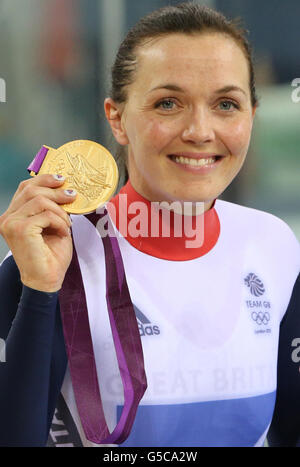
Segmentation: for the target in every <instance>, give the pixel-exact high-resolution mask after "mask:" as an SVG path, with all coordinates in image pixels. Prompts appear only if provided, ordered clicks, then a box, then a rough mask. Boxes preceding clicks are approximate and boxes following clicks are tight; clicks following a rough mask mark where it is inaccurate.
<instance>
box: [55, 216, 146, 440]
mask: <svg viewBox="0 0 300 467" xmlns="http://www.w3.org/2000/svg"><path fill="white" fill-rule="evenodd" d="M103 216H107V217H106V218H107V219H108V220H107V222H108V227H109V230H108V232H110V231H112V230H110V229H112V226H111V225H110V220H109V217H108V215H107V211H106V210H104V212H103V213H101V214H96V213H92V214H89V215H86V216H85V217H86V218H87V219H88V220H89V221H90V222H92V223H93V224H94V226H95V227H96V225H97V222H98V221H99V219H101V218H102V217H103ZM72 241H73V257H72V261H71V264H70V266H69V268H68V270H67V273H66V275H65V279H64V282H63V285H62V288H61V290H60V292H59V303H60V310H61V316H62V323H63V331H64V337H65V344H66V351H67V355H68V362H69V368H70V374H71V380H72V385H73V390H74V394H75V400H76V405H77V409H78V413H79V416H80V420H81V423H82V427H83V430H84V433H85V436H86V438H87V439H88V440H89V441H92V442H94V443H96V444H121V443H123V442H124V441H125V440H126V439H127V438H128V436H129V434H130V431H131V428H132V425H133V422H134V419H135V415H136V411H137V408H138V404H139V402H140V400H141V399H142V397H143V395H144V393H145V391H146V389H147V379H146V374H145V368H144V356H143V349H142V343H141V338H140V334H139V329H138V325H137V320H136V316H135V312H134V309H133V305H132V302H131V298H130V294H129V290H128V285H127V281H126V276H125V270H124V265H123V261H122V257H121V252H120V248H119V244H118V241H117V238H116V237H114V236H109V235H107V236H106V237H102V242H103V246H104V252H105V266H106V301H107V308H108V314H109V319H110V325H111V330H112V336H113V341H114V345H115V349H116V355H117V359H118V365H119V370H120V375H121V379H122V383H123V389H124V406H123V410H122V413H121V417H120V419H119V421H118V423H117V425H116V427H115V429H114V430H113V432H112V433H110V432H109V429H108V427H107V424H106V420H105V415H104V411H103V406H102V401H101V395H100V390H99V384H98V377H97V370H96V363H95V356H94V351H93V343H92V337H91V331H90V327H89V319H88V310H87V303H86V296H85V291H84V285H83V280H82V276H81V271H80V266H79V261H78V257H77V253H76V248H75V245H74V239H72Z"/></svg>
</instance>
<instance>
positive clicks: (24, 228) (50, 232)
mask: <svg viewBox="0 0 300 467" xmlns="http://www.w3.org/2000/svg"><path fill="white" fill-rule="evenodd" d="M63 183H64V180H56V179H55V178H54V176H53V175H48V174H46V175H45V174H43V175H37V176H36V177H34V178H31V179H28V180H23V181H22V182H21V183H20V185H19V187H18V189H17V191H16V193H15V194H14V196H13V198H12V201H11V203H10V205H9V207H8V209H7V211H5V212H4V214H2V216H0V234H1V235H2V236H3V237H4V239H5V241H6V243H7V245H8V246H9V248H10V250H11V252H12V254H13V257H14V260H15V262H16V264H17V266H18V268H19V271H20V275H21V281H22V283H23V284H24V285H26V286H27V287H30V288H32V289H35V290H40V291H42V292H56V291H58V290H59V289H60V288H61V286H62V283H63V280H64V277H65V274H66V271H67V269H68V267H69V265H70V262H71V259H72V254H73V245H72V238H71V235H70V230H69V229H70V226H71V220H70V218H69V215H68V214H67V213H66V212H65V211H64V210H63V209H62V208H61V207H60V206H59V204H66V203H71V202H72V201H74V199H75V198H76V195H75V196H69V195H67V194H66V193H65V192H64V190H62V189H59V187H60V186H62V184H63Z"/></svg>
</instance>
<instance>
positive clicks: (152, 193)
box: [0, 3, 300, 447]
mask: <svg viewBox="0 0 300 467" xmlns="http://www.w3.org/2000/svg"><path fill="white" fill-rule="evenodd" d="M104 107H105V113H106V117H107V120H108V122H109V124H110V126H111V129H112V132H113V135H114V137H115V139H116V141H117V142H118V144H119V145H120V146H121V147H122V148H124V149H125V150H126V158H125V160H126V165H127V169H128V176H129V179H128V182H127V183H126V185H125V186H124V187H123V188H122V189H121V191H120V193H119V194H118V195H116V196H115V197H114V198H113V199H112V200H111V206H113V211H114V216H112V214H111V212H112V210H111V211H110V210H109V209H108V207H107V210H108V211H109V213H107V212H106V211H104V213H103V212H102V213H100V214H99V212H97V213H92V214H89V215H86V216H82V215H78V216H75V215H73V216H71V219H72V222H73V223H72V237H71V236H70V235H69V234H68V228H69V227H70V221H69V219H68V216H66V213H65V212H64V211H63V210H62V209H60V208H59V206H58V205H59V204H64V203H66V202H70V200H69V201H67V200H66V196H64V195H63V193H62V192H61V190H59V187H60V186H61V185H60V184H61V182H60V181H59V179H57V178H56V180H54V179H53V177H51V176H50V175H47V174H44V175H37V176H36V177H34V178H33V179H32V180H26V181H24V182H22V183H21V184H20V186H19V188H18V190H17V192H16V194H15V196H14V198H13V200H12V202H11V204H10V206H9V207H8V209H7V211H6V212H5V213H4V214H3V215H2V216H1V217H0V232H1V234H2V235H3V236H4V238H5V239H6V241H7V243H8V245H9V246H10V248H11V251H10V253H9V255H8V257H7V258H6V259H5V261H4V262H3V264H2V266H1V268H0V295H1V299H2V304H3V310H2V309H1V313H0V320H2V322H1V323H0V324H1V329H5V332H3V333H2V336H3V338H4V339H6V350H7V362H6V363H5V365H3V366H1V367H0V371H1V373H0V413H1V422H0V444H2V445H35V446H40V445H45V444H46V443H47V437H48V435H49V432H50V436H51V438H52V440H51V439H50V438H49V440H48V444H49V445H51V442H52V445H53V443H55V442H56V441H53V440H54V439H55V440H57V437H58V436H61V435H59V433H61V428H60V427H59V430H57V426H56V428H55V425H65V426H66V427H67V428H68V423H69V428H68V431H67V433H68V436H69V437H68V445H70V444H72V445H84V446H95V445H102V444H106V443H109V444H111V443H112V442H113V443H114V444H121V445H122V446H156V447H159V446H166V447H168V446H262V445H263V444H264V441H265V439H266V436H267V435H268V439H269V443H270V444H272V445H278V446H279V445H283V446H287V445H289V446H296V445H297V443H298V442H299V439H300V438H299V437H300V425H299V420H300V406H299V391H300V374H299V370H298V366H297V365H296V364H295V363H296V362H295V359H294V360H292V359H291V357H290V356H291V352H292V351H294V349H293V348H291V345H293V343H294V342H295V336H297V335H299V334H300V319H299V310H300V275H299V271H300V246H299V243H298V241H297V240H296V238H295V236H294V234H293V232H292V231H291V230H290V228H289V227H288V226H287V225H286V224H285V223H284V222H283V221H281V220H280V219H278V218H277V217H274V216H273V215H270V214H268V213H265V212H262V211H258V210H254V209H250V208H246V207H244V206H240V205H238V204H233V203H229V202H226V201H222V200H220V199H219V196H220V195H221V194H222V193H223V191H224V190H225V189H226V187H228V185H229V184H230V183H231V182H232V180H233V179H234V178H235V177H236V176H237V174H238V173H239V171H240V169H241V167H242V165H243V163H244V161H245V158H246V155H247V151H248V147H249V143H250V139H251V132H252V126H253V120H254V117H255V112H256V109H257V98H256V92H255V80H254V71H253V64H252V58H251V50H250V46H249V44H248V42H247V40H246V38H245V34H244V32H243V31H242V30H241V29H240V27H238V26H237V25H236V24H235V23H234V22H232V21H229V20H227V19H226V18H225V17H224V16H222V15H221V14H220V13H218V12H216V11H214V10H211V9H209V8H206V7H201V6H199V5H197V4H194V3H183V4H181V5H178V6H175V7H166V8H163V9H161V10H158V11H155V12H154V13H152V14H150V15H148V16H146V17H145V18H142V19H141V20H140V21H139V22H138V24H137V25H136V26H135V27H134V28H133V29H132V30H131V31H129V33H128V35H127V37H126V38H125V40H124V42H123V43H122V44H121V46H120V49H119V51H118V54H117V57H116V62H115V64H114V66H113V70H112V90H111V93H110V96H109V97H107V98H106V99H105V103H104ZM124 199H125V203H124ZM170 203H172V204H173V203H175V204H176V205H178V204H179V206H180V207H181V206H182V205H185V203H190V205H191V206H192V208H195V209H194V211H192V210H190V211H189V213H187V212H186V211H185V210H183V211H181V212H179V213H178V210H177V211H176V212H175V209H174V212H170V211H172V209H171V208H170ZM197 203H200V204H201V205H202V206H203V211H202V212H201V213H200V214H199V213H198V211H197V209H196V207H197ZM125 205H126V208H125ZM137 205H139V206H143V207H145V212H146V214H145V216H149V218H150V223H151V222H152V221H153V220H155V222H156V224H155V226H154V225H153V223H152V224H151V226H149V228H147V229H146V230H147V232H145V231H143V229H138V228H137V224H138V222H137V221H136V219H134V220H133V217H134V215H135V211H136V210H137V209H138V208H137ZM127 206H128V209H127ZM153 206H154V207H155V208H156V210H155V209H154V208H153ZM140 211H141V212H142V211H143V209H141V208H140ZM166 211H167V214H168V216H166V215H165V213H166ZM32 212H35V213H36V214H35V215H32ZM105 216H106V217H105ZM158 218H159V219H160V220H161V221H162V224H161V225H162V228H161V230H159V228H156V227H157V226H158V225H159V223H158V222H157V220H158ZM103 219H104V221H105V222H103ZM140 219H141V221H140V224H142V223H143V219H142V218H140ZM166 219H167V221H166ZM187 219H188V220H190V221H191V222H190V231H191V230H193V231H194V232H195V228H194V227H195V225H196V234H195V235H196V236H197V235H198V234H199V233H200V237H201V239H203V242H201V244H197V245H196V246H195V245H194V242H187V241H186V240H187V238H189V236H188V235H187V232H186V231H185V230H182V229H176V228H175V227H178V225H179V224H180V226H181V227H182V225H185V224H186V222H185V221H186V220H187ZM147 220H148V218H147ZM199 220H200V222H198V221H199ZM165 222H168V223H170V224H171V225H168V229H165V228H164V227H166V225H165V224H164V223H165ZM178 222H179V224H178ZM99 223H101V225H102V226H103V225H104V224H105V225H107V223H108V224H109V226H110V227H111V230H110V238H109V240H107V238H104V237H105V234H104V233H103V232H102V231H101V232H100V235H99V230H100V229H99ZM132 225H134V226H135V229H132V228H131V227H132ZM49 226H50V227H51V228H52V232H53V234H51V235H50V234H49V233H48V235H46V234H45V231H44V230H46V229H47V227H49ZM147 227H148V224H147ZM154 227H155V228H154ZM179 230H180V232H181V233H180V235H179V236H178V235H177V234H178V231H179ZM166 231H167V232H168V236H167V237H166V236H165V235H164V234H163V232H166ZM199 231H200V232H199ZM113 236H118V240H117V241H116V239H115V238H114V239H113V238H112V237H113ZM101 240H102V241H101ZM113 240H114V241H113ZM190 240H191V238H190ZM110 241H111V243H110ZM191 244H193V246H191ZM107 252H108V253H107ZM125 273H126V275H125ZM112 308H114V310H115V313H116V316H117V319H115V321H114V318H115V315H114V317H113V319H112V314H111V311H112ZM66 311H67V312H68V313H66ZM131 311H132V313H131ZM108 313H110V315H109V316H108ZM60 314H62V316H63V324H62V322H61V317H60ZM132 316H133V319H132V318H131V317H132ZM68 318H69V327H67V326H66V324H65V322H66V321H65V320H67V319H68ZM130 319H132V321H130ZM12 323H13V324H12ZM120 323H121V324H120ZM128 323H129V324H128ZM116 325H119V334H118V333H117V332H116ZM70 329H71V333H70V335H71V340H70V341H68V339H67V336H68V331H70ZM75 331H76V332H75ZM136 332H137V333H139V334H137V338H136V339H135V337H136V334H135V333H136ZM28 335H30V339H28ZM64 336H66V340H67V350H68V357H69V365H68V361H67V355H66V349H65V343H64ZM125 343H126V344H127V345H126V351H125V350H124V349H125ZM114 344H115V346H114ZM141 349H142V352H139V351H140V350H141ZM93 353H94V354H93ZM129 363H130V365H131V366H129ZM20 368H22V372H20ZM69 370H70V371H69ZM145 374H146V376H147V389H146V390H145V387H146V384H145ZM97 377H98V380H99V385H100V388H101V397H100V393H99V386H98V385H97ZM122 383H123V384H122ZM129 383H132V386H133V388H134V390H132V387H131V386H130V384H129ZM128 400H129V401H131V402H132V404H131V405H130V404H129V405H130V410H129V409H128ZM139 400H140V403H139V404H138V402H139ZM132 406H134V410H133V411H132V410H131V408H132ZM55 408H56V412H55V415H54V411H55ZM20 414H22V423H20ZM104 414H105V416H104ZM53 415H54V418H53ZM104 418H105V419H106V423H107V425H106V423H103V419H104ZM28 420H30V429H29V427H27V425H26V423H29V422H28ZM51 420H52V429H51V431H50V427H51ZM20 427H21V428H20ZM111 432H112V434H111ZM72 433H73V434H74V436H73V435H72ZM72 436H73V437H72ZM66 443H67V442H66ZM66 443H65V444H66Z"/></svg>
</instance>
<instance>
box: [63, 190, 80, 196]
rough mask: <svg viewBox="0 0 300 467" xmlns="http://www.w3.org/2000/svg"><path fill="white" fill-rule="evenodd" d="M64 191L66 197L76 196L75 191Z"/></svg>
mask: <svg viewBox="0 0 300 467" xmlns="http://www.w3.org/2000/svg"><path fill="white" fill-rule="evenodd" d="M64 191H65V194H66V195H67V196H75V195H77V191H76V190H64Z"/></svg>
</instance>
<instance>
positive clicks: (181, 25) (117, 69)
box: [110, 2, 258, 182]
mask: <svg viewBox="0 0 300 467" xmlns="http://www.w3.org/2000/svg"><path fill="white" fill-rule="evenodd" d="M210 32H217V33H221V34H225V35H227V36H229V37H231V38H232V39H233V40H234V41H235V42H236V43H237V45H239V46H240V47H241V49H242V51H243V52H244V55H245V58H246V60H247V62H248V66H249V88H250V95H251V104H252V106H253V107H255V106H256V105H257V104H258V98H257V95H256V89H255V73H254V65H253V58H252V49H251V46H250V44H249V42H248V39H247V33H248V32H247V31H246V30H245V29H244V28H243V27H242V26H241V21H240V19H234V20H229V19H227V18H226V17H225V16H224V15H223V14H222V13H220V12H218V11H216V10H213V9H211V8H209V7H206V6H203V5H199V4H195V3H193V2H185V3H181V4H179V5H176V6H166V7H163V8H160V9H158V10H155V11H154V12H152V13H150V14H148V15H146V16H144V17H143V18H141V19H140V20H139V21H138V22H137V23H136V24H135V26H134V27H133V28H132V29H130V30H129V32H128V34H127V36H126V37H125V39H124V40H123V42H122V43H121V45H120V48H119V50H118V53H117V55H116V59H115V62H114V64H113V67H112V70H111V90H110V97H111V98H112V99H113V100H114V101H115V102H116V103H122V102H126V100H127V86H128V85H130V84H131V83H132V82H133V81H134V77H135V72H136V70H137V65H138V61H137V51H138V48H139V47H142V46H143V44H145V43H146V41H147V40H149V39H154V38H157V37H160V36H164V35H168V34H173V33H182V34H187V35H189V34H190V35H192V34H202V33H210ZM121 152H122V153H123V152H124V151H121ZM116 158H117V161H118V163H119V165H120V163H121V164H122V160H124V157H123V154H122V155H121V154H120V151H118V154H117V157H116ZM127 177H128V174H126V176H125V180H124V182H126V180H127Z"/></svg>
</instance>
